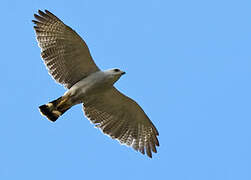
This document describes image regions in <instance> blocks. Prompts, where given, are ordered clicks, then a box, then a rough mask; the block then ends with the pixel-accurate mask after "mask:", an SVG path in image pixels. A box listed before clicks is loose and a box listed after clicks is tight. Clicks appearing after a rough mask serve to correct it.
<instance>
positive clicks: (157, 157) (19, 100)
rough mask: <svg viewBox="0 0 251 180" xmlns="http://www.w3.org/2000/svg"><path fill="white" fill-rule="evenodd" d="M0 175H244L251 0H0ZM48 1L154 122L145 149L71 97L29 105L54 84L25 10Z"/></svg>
mask: <svg viewBox="0 0 251 180" xmlns="http://www.w3.org/2000/svg"><path fill="white" fill-rule="evenodd" d="M0 7H1V11H0V17H1V26H0V27H1V28H0V34H1V43H0V48H1V60H0V78H1V88H0V94H1V102H0V112H1V118H0V144H1V145H0V179H2V180H12V179H24V180H34V179H35V180H45V179H56V180H57V179H60V180H64V179H67V180H69V179H74V180H75V179H76V180H78V179H90V178H91V179H110V180H113V179H114V180H115V179H116V180H117V179H119V180H128V179H145V180H146V179H158V180H162V179H163V180H167V179H170V180H250V179H251V1H250V0H235V1H233V0H210V1H209V0H208V1H201V0H190V1H187V0H178V1H166V0H142V1H135V0H127V1H118V0H106V1H101V0H99V1H98V0H79V1H62V0H60V1H59V0H55V1H52V0H43V1H38V0H34V1H31V0H30V1H19V0H11V1H7V0H6V1H1V2H0ZM38 9H42V10H44V9H48V10H50V11H51V12H53V13H54V14H56V15H57V16H58V17H59V18H61V19H62V20H63V21H64V22H65V23H66V24H67V25H69V26H71V27H72V28H73V29H75V30H76V31H77V32H78V33H79V34H80V35H81V36H82V37H83V38H84V39H85V41H86V42H87V44H88V46H89V48H90V51H91V54H92V56H93V58H94V59H95V61H96V63H97V65H98V66H99V67H100V68H101V69H108V68H113V67H118V68H120V69H122V70H125V71H126V72H127V74H126V75H125V76H123V77H122V78H121V79H120V80H119V81H118V82H117V83H116V87H117V88H118V89H120V90H121V91H122V92H123V93H125V94H127V95H128V96H130V97H132V98H133V99H135V100H136V101H137V102H138V103H139V104H140V105H141V106H142V107H143V109H144V110H145V112H146V113H147V115H148V116H149V117H150V118H151V120H152V121H153V123H154V124H155V125H156V127H157V128H158V130H159V133H160V136H159V140H160V147H159V148H158V153H157V154H154V155H153V158H152V159H150V158H148V157H147V156H143V155H141V154H140V153H138V152H136V151H134V150H132V149H131V148H128V147H126V146H121V145H120V144H119V143H118V142H117V141H114V140H112V139H110V138H109V137H108V136H105V135H103V134H102V133H101V132H100V131H99V130H98V129H96V128H94V127H93V125H92V124H91V123H90V122H89V121H88V120H87V119H86V118H85V117H84V116H83V112H82V106H81V105H77V106H75V107H73V108H72V109H71V110H69V111H68V112H67V113H66V114H64V116H62V117H61V118H60V119H59V120H58V121H57V122H56V123H51V122H49V121H48V120H47V119H46V118H45V117H42V116H41V115H40V113H39V111H38V106H39V105H41V104H44V103H47V102H48V101H50V100H53V99H55V98H57V97H59V96H61V95H62V94H63V93H64V92H65V89H64V88H63V87H62V86H60V85H58V84H56V83H55V82H54V80H53V79H52V78H51V77H50V76H49V75H48V73H47V70H46V68H45V66H44V64H43V62H42V60H41V58H40V49H39V48H38V46H37V43H36V39H35V34H34V30H33V28H32V26H33V24H32V22H31V20H32V19H33V14H34V13H36V12H37V10H38Z"/></svg>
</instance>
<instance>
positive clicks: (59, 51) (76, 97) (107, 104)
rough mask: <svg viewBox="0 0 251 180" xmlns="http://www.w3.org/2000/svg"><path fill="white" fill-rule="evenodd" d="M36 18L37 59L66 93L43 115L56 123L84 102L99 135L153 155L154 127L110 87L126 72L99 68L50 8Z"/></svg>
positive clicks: (44, 107)
mask: <svg viewBox="0 0 251 180" xmlns="http://www.w3.org/2000/svg"><path fill="white" fill-rule="evenodd" d="M34 17H35V19H36V20H32V21H33V23H34V24H35V26H34V29H35V32H36V39H37V41H38V45H39V47H40V48H41V57H42V59H43V61H44V63H45V65H46V67H47V69H48V71H49V74H50V75H51V76H52V77H53V78H54V79H55V80H56V81H57V82H58V83H60V84H62V85H63V86H64V87H65V88H66V89H67V91H66V92H65V94H64V95H63V96H61V97H59V98H58V99H56V100H54V101H51V102H49V103H48V104H45V105H42V106H40V107H39V109H40V112H41V114H42V115H44V116H46V117H47V118H48V119H49V120H50V121H52V122H55V121H56V120H57V119H58V118H59V117H60V116H61V115H63V114H64V113H65V112H66V111H67V110H68V109H70V108H71V107H72V106H74V105H76V104H80V103H82V104H83V111H84V113H85V115H86V117H87V118H88V119H89V120H90V121H91V122H92V123H94V124H95V126H96V127H98V128H100V129H101V130H102V132H103V133H105V134H107V135H109V136H110V137H111V138H113V139H117V140H118V141H119V142H120V143H121V144H125V145H128V146H131V147H133V148H134V149H135V150H136V151H139V152H141V153H142V154H145V152H146V154H147V155H148V156H149V157H152V152H155V153H156V152H157V150H156V146H159V141H158V138H157V136H158V135H159V133H158V131H157V129H156V128H155V126H154V125H153V123H152V122H151V121H150V119H149V118H148V117H147V115H146V114H145V112H144V111H143V109H142V108H141V107H140V106H139V105H138V104H137V103H136V102H135V101H134V100H132V99H131V98H129V97H127V96H125V95H124V94H122V93H121V92H120V91H118V90H117V89H116V88H115V87H114V86H113V85H114V83H115V82H116V81H117V80H118V79H119V78H120V77H121V76H122V75H124V74H125V72H124V71H122V70H120V69H117V68H115V69H108V70H105V71H102V70H100V69H99V68H98V67H97V65H96V64H95V62H94V61H93V59H92V57H91V54H90V51H89V49H88V47H87V45H86V43H85V42H84V40H83V39H82V38H81V37H80V36H79V35H78V34H77V33H76V32H75V31H74V30H73V29H71V28H70V27H69V26H67V25H65V24H64V23H63V22H62V21H61V20H60V19H59V18H58V17H56V16H55V15H54V14H52V13H51V12H49V11H48V10H45V11H44V12H43V11H41V10H38V14H34Z"/></svg>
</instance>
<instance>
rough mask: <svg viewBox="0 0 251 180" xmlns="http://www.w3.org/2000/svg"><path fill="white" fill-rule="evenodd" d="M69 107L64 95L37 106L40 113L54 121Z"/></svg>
mask: <svg viewBox="0 0 251 180" xmlns="http://www.w3.org/2000/svg"><path fill="white" fill-rule="evenodd" d="M70 108H71V105H69V103H68V102H67V98H66V97H64V96H62V97H60V98H58V99H56V100H54V101H51V102H49V103H48V104H44V105H42V106H39V110H40V113H41V114H42V115H43V116H46V117H47V118H48V119H49V120H51V121H52V122H55V121H56V120H57V119H58V118H59V116H61V115H62V114H64V113H65V112H66V111H67V110H68V109H70Z"/></svg>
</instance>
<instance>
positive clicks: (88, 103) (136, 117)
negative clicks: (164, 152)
mask: <svg viewBox="0 0 251 180" xmlns="http://www.w3.org/2000/svg"><path fill="white" fill-rule="evenodd" d="M83 102H84V104H83V108H84V112H85V115H86V116H87V117H88V118H89V119H90V121H91V122H92V123H94V124H96V126H97V127H99V128H100V129H101V130H102V131H103V132H104V133H105V134H108V135H110V136H111V138H113V139H117V140H119V141H120V143H121V144H126V145H128V146H132V147H133V148H134V149H135V150H136V151H140V152H141V153H142V154H145V151H146V153H147V155H148V156H149V157H152V151H153V152H155V153H156V152H157V150H156V146H159V141H158V139H157V136H158V135H159V133H158V131H157V129H156V128H155V126H154V125H153V123H152V122H151V121H150V119H149V118H148V117H147V115H146V114H145V112H144V111H143V110H142V108H141V107H140V106H139V105H138V104H137V103H136V102H135V101H133V100H132V99H130V98H129V97H127V96H125V95H123V94H122V93H120V92H119V91H118V90H117V89H116V88H112V89H110V90H108V91H106V92H104V93H103V94H102V95H99V96H92V97H88V98H87V99H85V100H84V101H83Z"/></svg>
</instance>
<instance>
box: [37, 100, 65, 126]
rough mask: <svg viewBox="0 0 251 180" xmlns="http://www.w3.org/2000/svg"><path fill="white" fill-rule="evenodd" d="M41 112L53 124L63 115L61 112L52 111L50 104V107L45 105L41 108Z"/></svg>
mask: <svg viewBox="0 0 251 180" xmlns="http://www.w3.org/2000/svg"><path fill="white" fill-rule="evenodd" d="M39 110H40V113H41V114H42V115H43V116H46V117H47V118H48V119H49V120H50V121H52V122H55V121H56V120H57V119H58V117H59V116H60V115H61V113H60V112H59V111H57V110H52V109H51V104H50V103H49V104H48V105H47V104H44V105H42V106H39Z"/></svg>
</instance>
